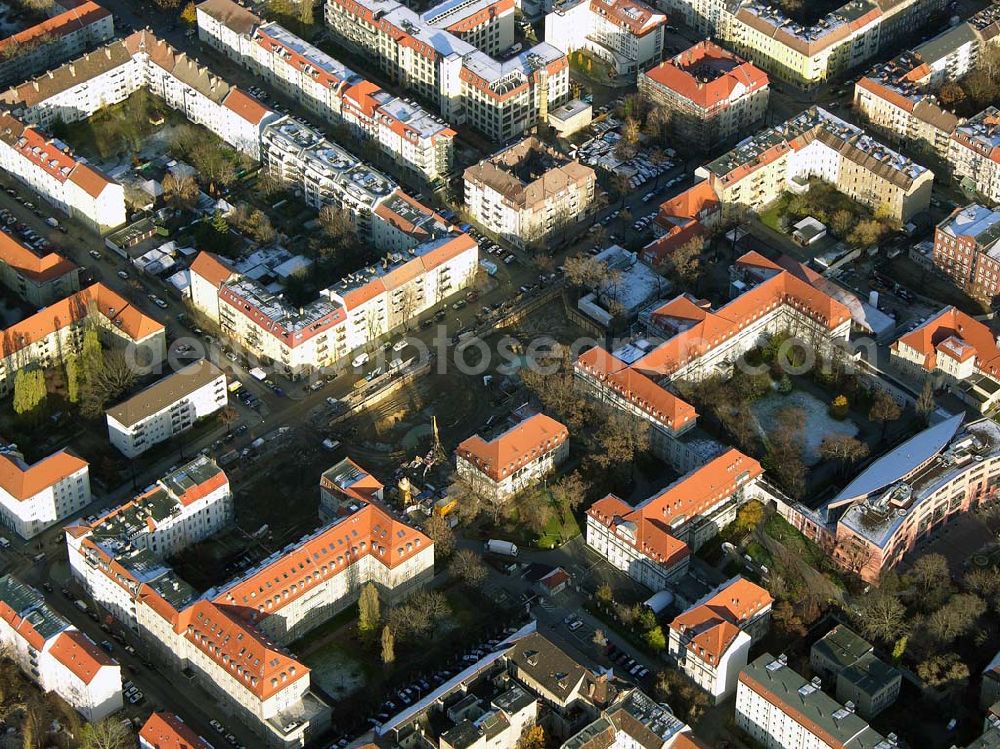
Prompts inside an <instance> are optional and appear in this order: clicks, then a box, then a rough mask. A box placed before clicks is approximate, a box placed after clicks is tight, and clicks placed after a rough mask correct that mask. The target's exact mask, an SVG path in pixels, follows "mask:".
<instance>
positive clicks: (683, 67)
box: [643, 41, 768, 109]
mask: <svg viewBox="0 0 1000 749" xmlns="http://www.w3.org/2000/svg"><path fill="white" fill-rule="evenodd" d="M706 71H710V72H711V73H712V74H714V75H716V77H715V78H713V79H712V80H709V81H704V80H703V77H704V73H705V72H706ZM643 75H644V76H646V77H647V78H648V79H649V80H650V81H652V82H653V83H655V84H657V85H659V86H662V87H664V88H667V89H670V90H671V91H673V92H674V93H676V94H677V95H678V96H680V97H683V98H684V99H687V100H688V101H691V102H693V103H694V104H695V105H696V106H698V107H699V108H701V109H711V108H713V107H715V106H718V105H719V104H722V103H724V102H729V101H732V100H735V99H738V98H740V97H742V96H745V95H747V94H750V93H753V92H754V91H758V90H760V89H762V88H764V87H765V86H767V84H768V78H767V73H765V72H764V71H763V70H760V69H759V68H757V67H755V66H753V65H751V64H750V63H749V62H747V61H746V60H743V59H742V58H740V57H737V56H736V55H734V54H733V53H732V52H729V51H727V50H724V49H723V48H722V47H720V46H718V45H717V44H714V43H712V42H710V41H704V42H699V43H698V44H696V45H694V46H693V47H691V48H690V49H687V50H685V51H683V52H681V53H680V54H679V55H677V56H675V57H672V58H671V59H669V60H664V61H663V62H661V63H660V64H659V65H657V66H656V67H654V68H651V69H649V70H647V71H646V72H645V73H643Z"/></svg>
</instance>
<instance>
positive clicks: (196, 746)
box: [139, 712, 213, 749]
mask: <svg viewBox="0 0 1000 749" xmlns="http://www.w3.org/2000/svg"><path fill="white" fill-rule="evenodd" d="M139 749H213V747H212V745H211V744H209V743H208V742H207V741H205V739H203V738H202V737H201V736H199V735H198V734H197V733H196V732H195V730H194V729H193V728H191V726H189V725H188V724H187V723H185V722H184V721H183V720H182V719H181V717H180V716H179V715H175V714H174V713H159V712H158V713H151V714H150V716H149V718H148V719H147V720H146V722H145V723H143V724H142V728H141V729H139Z"/></svg>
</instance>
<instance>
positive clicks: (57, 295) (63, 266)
mask: <svg viewBox="0 0 1000 749" xmlns="http://www.w3.org/2000/svg"><path fill="white" fill-rule="evenodd" d="M0 282H2V283H3V285H4V286H6V287H7V288H8V289H10V290H11V291H13V292H14V293H15V294H17V295H18V296H19V297H21V299H23V300H24V301H26V302H28V303H29V304H33V305H34V306H36V307H47V306H49V305H50V304H52V303H53V302H55V301H58V300H59V299H62V298H63V297H66V296H69V295H70V294H73V293H75V292H77V291H79V290H80V274H79V268H78V267H77V266H76V264H75V263H72V262H70V261H69V260H67V259H66V258H65V257H63V256H62V255H60V254H58V253H56V252H49V253H47V254H45V255H41V256H39V255H37V254H36V253H35V252H34V251H33V250H31V249H29V248H28V247H25V246H24V245H23V244H21V243H20V242H18V241H17V240H16V239H14V238H13V237H12V236H11V235H10V234H7V233H6V232H0Z"/></svg>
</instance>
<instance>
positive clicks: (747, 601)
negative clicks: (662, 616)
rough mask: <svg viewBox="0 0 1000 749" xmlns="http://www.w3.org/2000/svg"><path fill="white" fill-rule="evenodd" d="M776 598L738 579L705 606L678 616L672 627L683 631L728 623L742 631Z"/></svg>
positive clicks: (691, 609) (762, 589) (745, 580)
mask: <svg viewBox="0 0 1000 749" xmlns="http://www.w3.org/2000/svg"><path fill="white" fill-rule="evenodd" d="M773 602H774V599H773V598H772V597H771V594H770V593H768V592H767V591H766V590H765V589H764V588H762V587H760V586H759V585H756V584H755V583H752V582H750V581H749V580H747V579H745V578H742V577H739V578H736V579H735V580H733V581H732V582H731V583H729V584H728V585H726V586H725V587H724V588H722V590H720V591H719V592H718V593H716V594H715V595H713V596H712V597H711V598H709V599H708V600H707V601H705V602H704V603H702V604H700V605H698V606H695V607H693V608H690V609H688V610H687V611H685V612H684V613H682V614H679V615H678V616H677V617H676V618H675V619H674V620H673V621H672V622H671V623H670V628H671V629H676V630H679V631H681V632H684V631H686V630H688V629H692V628H700V627H703V626H704V625H705V624H706V623H709V624H711V625H715V624H718V623H721V622H728V623H729V624H733V625H735V626H737V627H740V628H742V627H743V626H744V625H745V624H746V623H747V622H749V621H750V620H751V619H753V618H754V617H756V616H757V615H758V614H760V613H761V612H762V611H764V610H765V609H767V608H768V607H769V606H770V605H771V604H772V603H773Z"/></svg>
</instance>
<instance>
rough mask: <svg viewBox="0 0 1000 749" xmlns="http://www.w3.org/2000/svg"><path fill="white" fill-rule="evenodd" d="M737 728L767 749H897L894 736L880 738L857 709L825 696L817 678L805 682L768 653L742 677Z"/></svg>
mask: <svg viewBox="0 0 1000 749" xmlns="http://www.w3.org/2000/svg"><path fill="white" fill-rule="evenodd" d="M736 725H737V726H738V727H739V728H740V729H741V730H743V731H745V732H746V733H747V734H748V735H749V736H750V737H751V738H752V739H753V740H754V741H756V742H757V743H758V744H760V746H762V747H763V748H764V749H787V748H788V747H810V749H812V748H815V749H839V748H840V747H859V749H860V747H866V749H867V748H868V747H870V748H871V749H894V748H895V747H896V746H898V744H897V743H896V741H895V737H894V736H893V735H891V734H890V735H889V737H888V738H885V737H882V736H881V735H879V734H878V733H876V732H875V730H874V729H872V728H871V727H870V726H869V725H868V724H867V723H866V722H865V721H864V720H862V719H861V717H860V716H858V715H857V714H856V713H855V712H854V710H853V709H851V708H849V707H844V706H842V705H840V704H839V703H838V702H837V701H836V700H834V699H833V698H832V697H829V696H827V695H826V694H825V693H824V692H823V689H822V683H821V681H820V679H819V677H815V678H813V679H812V680H811V681H807V680H806V679H805V678H803V677H802V676H800V675H799V674H798V673H796V672H795V671H793V670H792V669H791V668H789V667H788V663H787V661H786V659H785V656H784V655H780V656H778V657H777V658H775V657H774V656H773V655H771V654H770V653H765V654H764V655H762V656H760V657H759V658H757V659H756V660H755V661H753V662H752V663H750V664H749V665H747V667H746V668H744V669H743V671H742V672H740V675H739V685H738V687H737V689H736Z"/></svg>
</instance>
